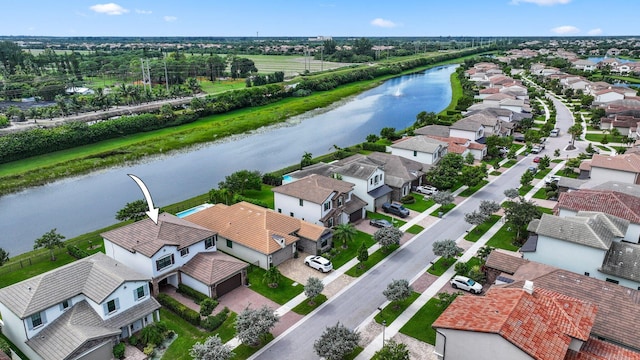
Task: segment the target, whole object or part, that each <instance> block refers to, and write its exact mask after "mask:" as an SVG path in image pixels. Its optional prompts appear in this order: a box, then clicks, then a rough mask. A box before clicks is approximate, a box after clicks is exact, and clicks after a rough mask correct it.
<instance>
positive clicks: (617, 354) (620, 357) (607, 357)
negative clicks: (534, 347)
mask: <svg viewBox="0 0 640 360" xmlns="http://www.w3.org/2000/svg"><path fill="white" fill-rule="evenodd" d="M564 360H640V353H637V352H634V351H632V350H629V349H625V348H623V347H620V346H617V345H614V344H611V343H608V342H604V341H602V340H597V339H595V338H589V340H587V342H586V343H584V344H583V345H582V347H581V348H580V351H573V350H569V351H568V352H567V356H565V358H564Z"/></svg>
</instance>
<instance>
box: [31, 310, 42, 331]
mask: <svg viewBox="0 0 640 360" xmlns="http://www.w3.org/2000/svg"><path fill="white" fill-rule="evenodd" d="M42 324H44V321H42V315H40V313H36V314H33V315H31V328H32V329H35V328H37V327H38V326H42Z"/></svg>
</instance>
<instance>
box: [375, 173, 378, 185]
mask: <svg viewBox="0 0 640 360" xmlns="http://www.w3.org/2000/svg"><path fill="white" fill-rule="evenodd" d="M374 182H375V183H376V184H377V183H378V175H376V177H375V181H374Z"/></svg>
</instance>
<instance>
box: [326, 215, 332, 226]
mask: <svg viewBox="0 0 640 360" xmlns="http://www.w3.org/2000/svg"><path fill="white" fill-rule="evenodd" d="M327 225H329V227H332V226H333V218H332V217H331V218H329V221H327Z"/></svg>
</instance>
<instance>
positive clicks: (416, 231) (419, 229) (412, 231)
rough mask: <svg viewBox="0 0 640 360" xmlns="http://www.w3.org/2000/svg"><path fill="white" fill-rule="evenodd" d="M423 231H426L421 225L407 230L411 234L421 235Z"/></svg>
mask: <svg viewBox="0 0 640 360" xmlns="http://www.w3.org/2000/svg"><path fill="white" fill-rule="evenodd" d="M422 230H424V228H423V227H422V226H420V225H413V226H411V227H410V228H408V229H407V232H408V233H409V234H414V235H415V234H420V233H421V232H422Z"/></svg>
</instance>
